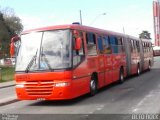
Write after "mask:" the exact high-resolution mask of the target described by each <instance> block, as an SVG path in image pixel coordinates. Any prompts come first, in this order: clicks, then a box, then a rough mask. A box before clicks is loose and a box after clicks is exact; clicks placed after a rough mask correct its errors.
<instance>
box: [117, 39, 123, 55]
mask: <svg viewBox="0 0 160 120" xmlns="http://www.w3.org/2000/svg"><path fill="white" fill-rule="evenodd" d="M117 40H118V53H122V52H123V45H122V38H121V37H118V38H117Z"/></svg>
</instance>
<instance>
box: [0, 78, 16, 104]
mask: <svg viewBox="0 0 160 120" xmlns="http://www.w3.org/2000/svg"><path fill="white" fill-rule="evenodd" d="M14 86H15V81H14V80H13V81H9V82H3V83H0V96H1V97H0V98H1V99H0V106H3V105H7V104H10V103H13V102H17V101H18V100H17V97H16V93H15V87H14Z"/></svg>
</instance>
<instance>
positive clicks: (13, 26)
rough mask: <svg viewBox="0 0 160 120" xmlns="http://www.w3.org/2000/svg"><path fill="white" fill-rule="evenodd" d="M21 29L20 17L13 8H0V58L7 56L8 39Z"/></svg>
mask: <svg viewBox="0 0 160 120" xmlns="http://www.w3.org/2000/svg"><path fill="white" fill-rule="evenodd" d="M22 30H23V25H22V23H21V19H20V18H19V17H18V16H16V15H15V13H14V11H13V9H11V8H5V9H0V58H2V57H9V48H10V40H11V38H12V37H13V36H15V35H16V34H18V35H19V34H20V33H21V32H22Z"/></svg>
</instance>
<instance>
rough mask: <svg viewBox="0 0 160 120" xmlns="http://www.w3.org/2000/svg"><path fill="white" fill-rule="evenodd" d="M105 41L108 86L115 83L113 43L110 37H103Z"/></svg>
mask: <svg viewBox="0 0 160 120" xmlns="http://www.w3.org/2000/svg"><path fill="white" fill-rule="evenodd" d="M103 40H104V64H105V80H106V81H105V82H106V85H107V84H110V83H112V82H113V58H112V50H111V42H110V39H109V37H108V36H105V37H103Z"/></svg>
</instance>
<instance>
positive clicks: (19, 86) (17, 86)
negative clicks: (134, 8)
mask: <svg viewBox="0 0 160 120" xmlns="http://www.w3.org/2000/svg"><path fill="white" fill-rule="evenodd" d="M16 88H24V84H17V85H16Z"/></svg>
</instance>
